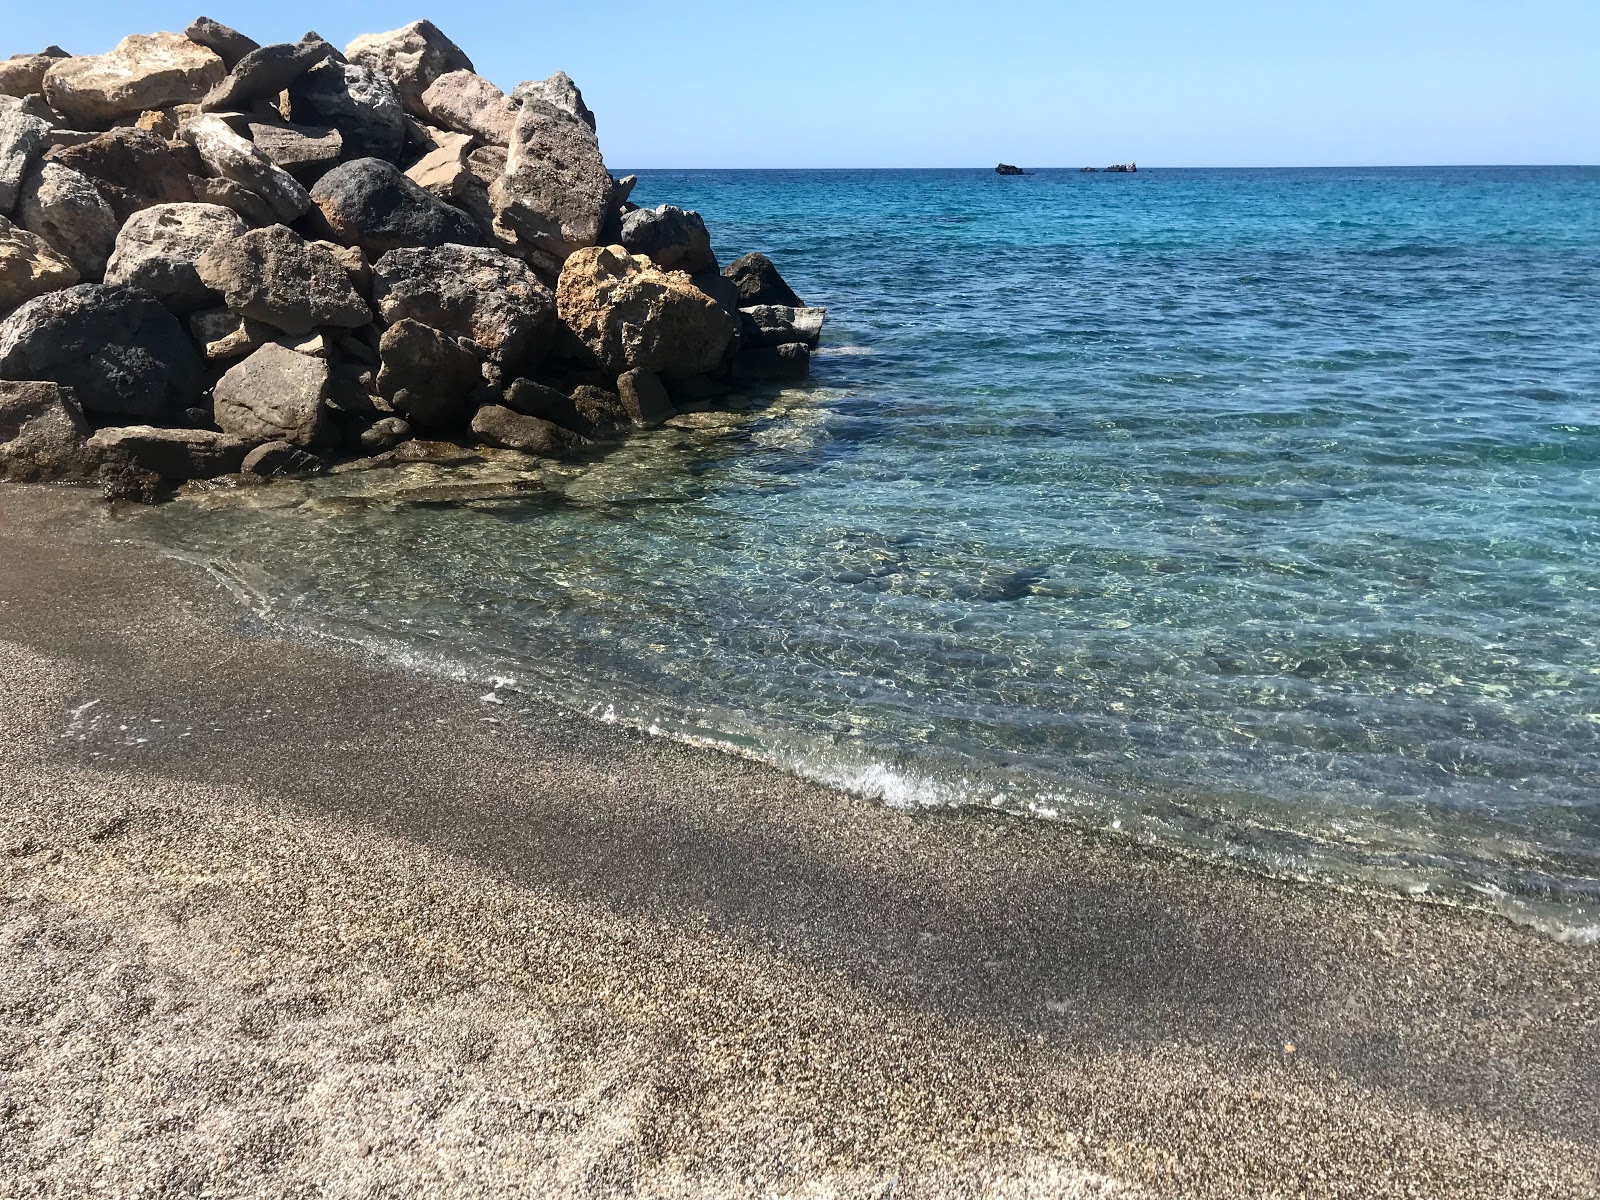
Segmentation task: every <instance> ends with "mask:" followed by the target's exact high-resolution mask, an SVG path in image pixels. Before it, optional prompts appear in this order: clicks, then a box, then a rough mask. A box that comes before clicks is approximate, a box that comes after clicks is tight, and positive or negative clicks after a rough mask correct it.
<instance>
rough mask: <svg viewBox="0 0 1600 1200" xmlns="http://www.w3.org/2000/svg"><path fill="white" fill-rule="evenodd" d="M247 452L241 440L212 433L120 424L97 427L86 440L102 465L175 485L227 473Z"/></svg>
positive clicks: (200, 430)
mask: <svg viewBox="0 0 1600 1200" xmlns="http://www.w3.org/2000/svg"><path fill="white" fill-rule="evenodd" d="M249 448H250V445H249V443H248V442H246V441H245V440H244V439H243V438H237V437H234V436H233V435H231V434H227V433H218V432H217V431H216V430H214V429H157V428H155V427H153V426H150V425H123V426H114V427H112V428H108V429H101V430H99V431H98V432H96V433H95V435H94V436H93V437H91V438H90V439H89V451H90V453H91V454H93V456H94V457H95V459H96V460H98V461H99V462H100V464H101V466H102V469H103V470H105V469H109V472H110V473H113V474H114V473H116V472H117V471H118V469H119V468H120V469H121V470H125V471H126V470H131V471H135V472H141V473H144V474H148V475H152V476H154V477H155V478H156V479H157V480H160V481H165V482H168V483H178V482H182V481H183V480H185V479H214V478H216V477H217V476H218V475H231V474H233V473H234V472H235V471H237V470H238V469H239V464H240V463H242V462H243V461H244V455H245V451H246V450H248V449H249Z"/></svg>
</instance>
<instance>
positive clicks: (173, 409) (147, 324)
mask: <svg viewBox="0 0 1600 1200" xmlns="http://www.w3.org/2000/svg"><path fill="white" fill-rule="evenodd" d="M0 379H13V380H35V379H36V380H48V381H50V382H52V383H59V384H61V385H62V386H63V387H69V388H71V389H72V390H73V391H74V392H75V393H76V394H77V397H78V400H79V401H80V403H82V405H83V407H84V410H85V411H86V412H89V413H97V414H101V415H104V416H131V417H144V418H147V419H152V420H163V419H172V418H175V417H176V416H177V415H178V414H181V413H182V412H183V411H184V409H186V408H189V407H191V406H192V405H193V404H194V403H195V401H196V400H198V399H199V397H200V389H201V364H200V356H199V354H198V353H197V352H196V351H195V348H194V344H193V343H192V342H191V341H190V340H189V335H188V333H187V332H185V330H184V328H183V326H182V325H180V324H179V323H178V319H177V318H176V317H174V316H173V315H172V314H171V313H169V312H168V311H167V310H166V309H165V308H164V307H162V305H161V303H160V302H159V301H158V300H156V298H155V297H154V296H152V295H150V294H149V293H148V292H145V291H141V290H140V289H138V288H124V287H109V286H107V285H104V284H95V283H80V284H78V285H77V286H75V287H70V288H67V289H66V290H65V291H60V292H51V293H49V294H48V295H44V296H39V297H37V298H35V299H33V300H30V301H28V302H27V303H26V304H24V305H23V306H22V307H21V308H19V309H17V311H16V312H14V313H12V314H11V316H9V317H7V318H6V320H5V321H4V322H0Z"/></svg>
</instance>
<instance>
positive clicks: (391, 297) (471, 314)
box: [373, 246, 555, 373]
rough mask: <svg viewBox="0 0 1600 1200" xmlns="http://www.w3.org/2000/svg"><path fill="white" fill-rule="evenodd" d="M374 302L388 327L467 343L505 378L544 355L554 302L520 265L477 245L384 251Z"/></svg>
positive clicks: (378, 266) (375, 271) (376, 273)
mask: <svg viewBox="0 0 1600 1200" xmlns="http://www.w3.org/2000/svg"><path fill="white" fill-rule="evenodd" d="M373 299H374V300H375V301H376V303H377V306H378V314H379V315H380V316H381V317H382V318H383V319H384V320H385V321H386V322H388V323H389V324H394V323H395V322H396V321H401V320H404V319H406V318H410V319H411V320H414V321H421V322H422V323H423V324H424V325H431V326H433V327H434V328H435V329H440V330H443V331H444V332H445V333H448V334H450V335H451V336H453V337H458V338H469V339H470V340H472V341H474V342H476V343H477V344H478V345H479V347H481V348H482V350H483V351H484V353H485V354H487V355H489V356H490V357H491V358H493V359H495V360H496V361H497V362H498V363H500V364H501V366H502V367H503V368H504V369H506V370H507V371H509V372H511V373H516V372H517V371H519V370H521V369H522V368H524V367H526V366H527V365H528V364H529V363H530V361H531V360H532V359H533V358H534V357H536V356H537V354H538V353H540V352H541V351H542V350H543V349H544V343H545V341H546V338H547V335H548V333H549V330H550V328H551V326H552V324H553V322H554V319H555V297H553V296H552V295H551V294H550V290H549V289H548V288H547V287H545V286H544V284H542V283H540V282H539V279H538V276H536V275H535V274H534V273H533V272H532V271H531V270H529V269H528V265H527V264H526V263H523V262H521V261H519V260H517V259H515V258H512V257H511V256H510V255H508V254H502V253H501V252H500V251H498V250H490V249H487V248H485V247H480V246H440V247H437V248H435V249H406V250H391V251H390V252H389V253H388V254H385V255H384V256H383V257H382V258H380V259H379V260H378V262H377V264H376V265H375V266H374V267H373Z"/></svg>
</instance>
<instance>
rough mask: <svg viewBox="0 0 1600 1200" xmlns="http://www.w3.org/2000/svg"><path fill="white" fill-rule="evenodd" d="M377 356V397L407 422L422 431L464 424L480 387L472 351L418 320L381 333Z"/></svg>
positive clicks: (481, 378) (399, 322) (481, 374)
mask: <svg viewBox="0 0 1600 1200" xmlns="http://www.w3.org/2000/svg"><path fill="white" fill-rule="evenodd" d="M378 353H379V356H380V357H381V358H382V360H383V368H382V370H380V371H379V372H378V392H379V394H380V395H382V396H383V397H384V398H385V399H387V400H388V401H389V402H390V403H391V404H392V405H393V406H394V409H395V411H396V412H398V413H399V414H400V415H401V416H403V417H405V418H406V420H408V421H410V422H411V423H412V424H413V425H416V426H420V427H422V428H438V427H441V426H449V425H459V424H461V423H463V422H464V421H465V420H466V418H467V414H468V413H469V412H470V411H471V410H472V402H473V398H474V396H475V395H476V394H477V392H478V391H479V389H480V388H481V386H482V383H483V373H482V371H481V370H480V369H479V365H478V356H477V355H476V354H474V353H473V352H472V351H471V350H470V349H468V348H467V347H466V346H463V345H462V344H461V343H460V342H458V341H457V340H456V339H455V338H452V337H449V336H447V335H446V334H443V333H440V332H439V331H438V330H437V329H433V328H431V327H429V326H427V325H424V324H422V323H421V322H420V321H412V320H409V319H402V320H399V321H396V322H395V323H394V324H393V325H391V326H389V328H388V329H386V330H384V333H383V340H382V341H381V342H380V343H379V347H378Z"/></svg>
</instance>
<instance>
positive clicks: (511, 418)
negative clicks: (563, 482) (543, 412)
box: [472, 404, 583, 458]
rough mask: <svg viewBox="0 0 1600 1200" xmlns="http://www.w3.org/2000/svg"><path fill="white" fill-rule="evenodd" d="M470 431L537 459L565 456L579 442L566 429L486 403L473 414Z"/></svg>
mask: <svg viewBox="0 0 1600 1200" xmlns="http://www.w3.org/2000/svg"><path fill="white" fill-rule="evenodd" d="M472 432H473V433H475V434H477V435H478V437H479V438H480V439H481V440H482V441H485V442H487V443H488V444H489V445H491V446H499V447H501V448H502V449H505V450H520V451H521V452H522V453H524V454H536V455H538V456H539V457H540V458H566V457H568V456H569V455H571V454H573V453H574V452H575V451H577V450H578V449H579V448H580V447H581V446H582V445H583V439H582V438H580V437H579V436H578V435H577V434H575V433H573V432H572V431H571V430H570V429H564V428H562V427H561V426H560V425H557V424H555V423H553V422H551V421H546V420H544V419H543V418H541V417H529V416H525V415H523V414H522V413H519V412H513V411H512V410H511V409H509V408H505V407H503V406H502V405H498V404H486V405H484V406H483V407H482V408H480V409H479V410H478V411H477V412H476V413H474V414H473V417H472Z"/></svg>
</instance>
